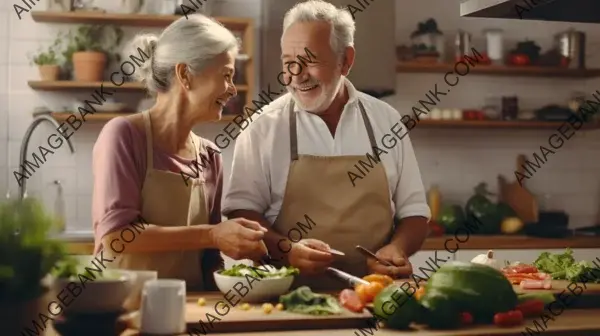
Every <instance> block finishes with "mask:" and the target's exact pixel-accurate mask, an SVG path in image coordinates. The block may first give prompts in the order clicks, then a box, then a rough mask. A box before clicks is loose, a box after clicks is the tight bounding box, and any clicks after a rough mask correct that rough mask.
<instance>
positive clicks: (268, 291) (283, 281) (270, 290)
mask: <svg viewBox="0 0 600 336" xmlns="http://www.w3.org/2000/svg"><path fill="white" fill-rule="evenodd" d="M218 272H219V271H217V272H214V277H215V283H216V284H217V287H218V288H219V290H220V291H221V293H223V294H226V293H227V292H230V293H229V294H228V295H231V293H233V294H235V296H239V297H240V302H248V303H256V302H264V301H267V300H270V299H273V298H277V297H279V296H280V295H282V294H286V293H287V292H288V291H289V290H290V287H291V286H292V283H293V282H294V276H293V275H290V276H286V277H277V278H262V279H261V278H257V279H258V281H254V280H252V278H249V279H250V280H251V281H252V285H249V284H248V280H246V277H237V276H229V275H223V274H219V273H218ZM238 282H239V283H241V284H242V285H243V286H244V287H248V292H247V293H246V295H244V296H243V297H241V294H243V292H242V293H241V294H238V293H237V292H236V290H235V289H234V288H233V286H236V288H240V285H236V283H238ZM251 286H252V288H250V287H251Z"/></svg>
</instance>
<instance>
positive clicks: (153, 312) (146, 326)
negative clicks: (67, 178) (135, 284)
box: [140, 279, 186, 335]
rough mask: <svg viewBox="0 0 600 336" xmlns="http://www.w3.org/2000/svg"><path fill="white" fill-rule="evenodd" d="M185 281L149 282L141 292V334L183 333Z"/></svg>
mask: <svg viewBox="0 0 600 336" xmlns="http://www.w3.org/2000/svg"><path fill="white" fill-rule="evenodd" d="M185 296H186V290H185V281H183V280H176V279H158V280H150V281H147V282H146V283H145V284H144V289H143V290H142V307H141V316H140V318H141V321H140V324H141V326H140V329H141V332H142V334H155V335H174V334H181V333H184V332H185V329H186V323H185Z"/></svg>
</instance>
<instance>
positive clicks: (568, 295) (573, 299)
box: [513, 280, 600, 309]
mask: <svg viewBox="0 0 600 336" xmlns="http://www.w3.org/2000/svg"><path fill="white" fill-rule="evenodd" d="M570 284H571V282H570V281H567V280H552V289H521V287H520V286H519V285H514V286H513V288H514V289H515V292H517V293H536V292H537V293H539V292H540V291H548V292H551V293H552V294H554V297H556V299H557V301H559V302H563V300H564V302H566V308H567V309H589V308H600V284H597V283H596V284H595V283H586V284H582V283H578V284H577V286H579V287H581V292H579V291H580V289H577V288H575V287H574V286H571V289H572V290H573V292H574V293H573V292H571V290H570V289H569V288H568V287H569V286H570ZM561 293H562V294H561ZM577 293H579V295H577Z"/></svg>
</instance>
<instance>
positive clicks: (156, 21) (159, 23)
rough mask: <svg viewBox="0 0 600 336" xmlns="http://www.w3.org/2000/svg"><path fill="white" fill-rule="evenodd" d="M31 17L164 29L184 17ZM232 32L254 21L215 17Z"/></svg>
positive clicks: (42, 14)
mask: <svg viewBox="0 0 600 336" xmlns="http://www.w3.org/2000/svg"><path fill="white" fill-rule="evenodd" d="M31 17H32V18H33V20H34V21H35V22H44V23H69V24H73V23H79V24H112V25H119V26H130V27H156V28H164V27H166V26H168V25H169V24H171V23H172V22H173V21H175V20H177V19H179V18H181V17H184V16H178V15H150V14H117V13H101V12H45V11H33V12H32V13H31ZM214 19H216V20H217V21H219V22H220V23H221V24H223V25H224V26H225V27H227V28H228V29H230V30H234V31H243V30H245V29H246V28H247V27H248V26H249V25H251V23H252V19H246V18H237V17H236V18H232V17H214Z"/></svg>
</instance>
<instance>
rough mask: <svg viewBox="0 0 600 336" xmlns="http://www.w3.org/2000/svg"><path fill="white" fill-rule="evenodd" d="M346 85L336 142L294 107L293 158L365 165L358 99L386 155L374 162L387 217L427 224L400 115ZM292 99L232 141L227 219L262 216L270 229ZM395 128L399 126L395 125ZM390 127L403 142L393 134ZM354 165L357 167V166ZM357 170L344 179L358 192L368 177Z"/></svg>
mask: <svg viewBox="0 0 600 336" xmlns="http://www.w3.org/2000/svg"><path fill="white" fill-rule="evenodd" d="M345 84H346V88H347V89H348V96H349V99H348V103H347V104H346V106H344V111H343V112H342V116H341V118H340V121H339V124H338V126H337V129H336V131H335V137H332V136H331V132H330V131H329V129H328V128H327V125H326V124H325V122H324V121H323V120H322V119H321V118H320V117H319V116H317V115H314V114H311V113H308V112H306V111H303V110H301V109H300V108H299V107H298V105H297V104H294V113H297V122H296V124H297V132H298V135H297V136H298V154H299V155H302V154H307V155H319V156H341V155H360V156H363V157H365V159H363V161H364V162H366V163H369V160H368V158H367V157H366V154H367V153H371V155H373V154H372V153H373V151H372V149H371V148H370V142H369V137H368V134H367V129H366V127H365V123H364V121H363V118H362V116H361V113H360V109H359V106H358V99H360V101H361V102H362V104H363V105H364V107H365V111H366V112H367V116H368V117H369V120H370V121H371V125H372V127H373V133H374V135H375V141H376V142H377V146H378V147H379V148H381V149H383V150H384V151H385V152H387V153H382V152H380V157H379V159H380V160H381V163H383V166H384V168H385V171H386V175H387V179H388V185H389V188H390V190H389V195H390V207H391V209H393V211H392V212H393V213H394V214H395V217H396V218H398V219H402V218H405V217H411V216H423V217H426V218H428V219H429V218H430V217H431V213H430V210H429V207H428V206H427V201H426V198H425V190H424V187H423V182H422V180H421V173H420V171H419V166H418V165H417V160H416V158H415V154H414V151H413V147H412V144H411V141H410V138H409V136H408V135H407V134H406V133H407V130H406V127H405V126H404V125H403V124H402V123H401V122H400V118H401V117H402V116H401V115H400V113H398V111H396V110H395V109H394V108H393V107H392V106H390V105H389V104H387V103H385V102H383V101H381V100H379V99H377V98H374V97H371V96H369V95H367V94H364V93H362V92H359V91H357V90H356V89H355V88H354V85H352V83H350V81H349V80H348V79H345ZM357 98H358V99H357ZM291 99H292V96H291V94H289V93H288V94H286V95H284V96H282V97H279V98H278V99H276V100H274V101H273V102H271V103H270V104H269V105H267V106H265V107H264V108H263V110H262V112H259V113H260V115H259V116H257V115H254V116H252V119H254V122H251V124H250V125H249V126H248V127H247V128H246V129H245V130H243V131H241V133H240V135H239V136H238V138H237V139H236V143H235V148H234V152H233V165H232V170H231V176H230V182H229V190H228V192H227V195H226V197H225V200H224V203H223V214H225V215H227V214H228V213H230V212H231V211H233V210H254V211H256V212H259V213H262V214H264V215H265V217H266V219H267V220H268V221H269V222H270V223H271V224H273V223H274V222H275V219H276V218H277V215H278V214H279V211H280V209H281V205H282V202H283V196H284V194H285V188H286V182H287V177H288V171H289V167H290V156H291V153H290V135H289V131H290V127H289V113H290V111H289V104H290V100H291ZM395 124H398V125H396V126H394V125H395ZM400 127H401V128H400ZM392 128H393V130H394V132H396V133H398V137H402V140H399V139H398V137H396V136H395V135H394V134H393V132H392V131H391V129H392ZM400 129H401V131H400V132H399V130H400ZM386 134H388V135H387V136H386ZM404 134H406V135H404ZM384 136H385V138H384ZM391 137H395V139H396V145H395V146H393V145H392V144H393V141H392V140H391ZM382 139H383V140H382ZM371 162H373V161H371ZM357 163H358V161H357ZM381 163H379V164H381ZM358 166H359V167H361V165H360V164H359V165H358ZM363 167H364V166H363ZM361 170H362V173H361V172H360V171H359V170H358V169H356V168H355V169H352V170H350V171H351V172H353V173H354V174H356V176H359V177H354V181H353V182H352V181H351V179H350V177H349V178H348V183H354V184H355V188H357V189H358V188H360V185H361V182H363V181H361V179H360V177H362V176H364V174H368V172H367V171H366V170H368V166H367V169H363V168H361ZM306 183H310V181H306ZM363 183H364V182H363Z"/></svg>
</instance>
